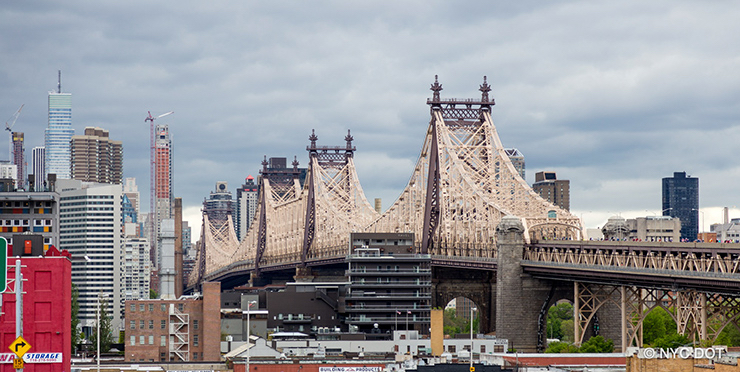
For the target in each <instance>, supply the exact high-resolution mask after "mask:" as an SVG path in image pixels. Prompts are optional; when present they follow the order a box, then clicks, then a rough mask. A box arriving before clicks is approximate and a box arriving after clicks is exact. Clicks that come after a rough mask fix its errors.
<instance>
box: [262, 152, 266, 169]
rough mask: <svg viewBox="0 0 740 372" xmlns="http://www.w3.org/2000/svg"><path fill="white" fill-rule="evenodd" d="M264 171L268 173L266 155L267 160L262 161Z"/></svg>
mask: <svg viewBox="0 0 740 372" xmlns="http://www.w3.org/2000/svg"><path fill="white" fill-rule="evenodd" d="M262 170H263V171H267V155H265V158H264V159H263V160H262Z"/></svg>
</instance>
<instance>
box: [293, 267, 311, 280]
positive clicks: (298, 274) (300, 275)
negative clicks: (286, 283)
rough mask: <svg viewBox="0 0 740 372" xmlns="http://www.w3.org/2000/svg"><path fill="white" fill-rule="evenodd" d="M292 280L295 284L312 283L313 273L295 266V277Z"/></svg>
mask: <svg viewBox="0 0 740 372" xmlns="http://www.w3.org/2000/svg"><path fill="white" fill-rule="evenodd" d="M293 279H294V280H295V281H296V282H311V281H313V273H312V272H311V269H310V268H308V267H301V266H297V267H296V268H295V276H294V277H293Z"/></svg>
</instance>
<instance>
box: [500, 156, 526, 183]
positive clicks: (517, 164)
mask: <svg viewBox="0 0 740 372" xmlns="http://www.w3.org/2000/svg"><path fill="white" fill-rule="evenodd" d="M504 152H505V153H506V156H508V157H509V159H510V160H511V164H514V168H515V169H516V171H517V172H519V176H520V177H522V179H523V180H526V179H527V178H526V177H524V176H525V173H524V154H522V153H521V152H520V151H519V150H518V149H513V148H512V149H504Z"/></svg>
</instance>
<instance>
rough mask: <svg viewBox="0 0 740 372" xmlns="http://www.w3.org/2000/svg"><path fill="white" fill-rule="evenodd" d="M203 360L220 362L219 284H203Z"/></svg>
mask: <svg viewBox="0 0 740 372" xmlns="http://www.w3.org/2000/svg"><path fill="white" fill-rule="evenodd" d="M203 345H204V348H203V360H205V361H212V362H218V361H220V360H221V283H219V282H207V283H203Z"/></svg>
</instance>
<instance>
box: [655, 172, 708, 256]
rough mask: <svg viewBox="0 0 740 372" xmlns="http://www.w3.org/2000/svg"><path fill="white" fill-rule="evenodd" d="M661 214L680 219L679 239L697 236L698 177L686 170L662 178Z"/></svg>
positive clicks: (690, 238)
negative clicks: (688, 173) (690, 174)
mask: <svg viewBox="0 0 740 372" xmlns="http://www.w3.org/2000/svg"><path fill="white" fill-rule="evenodd" d="M663 215H664V216H671V217H678V219H680V220H681V239H689V240H692V241H693V240H694V239H696V238H697V237H698V236H699V179H698V178H693V177H691V176H687V175H686V172H673V177H665V178H663Z"/></svg>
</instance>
